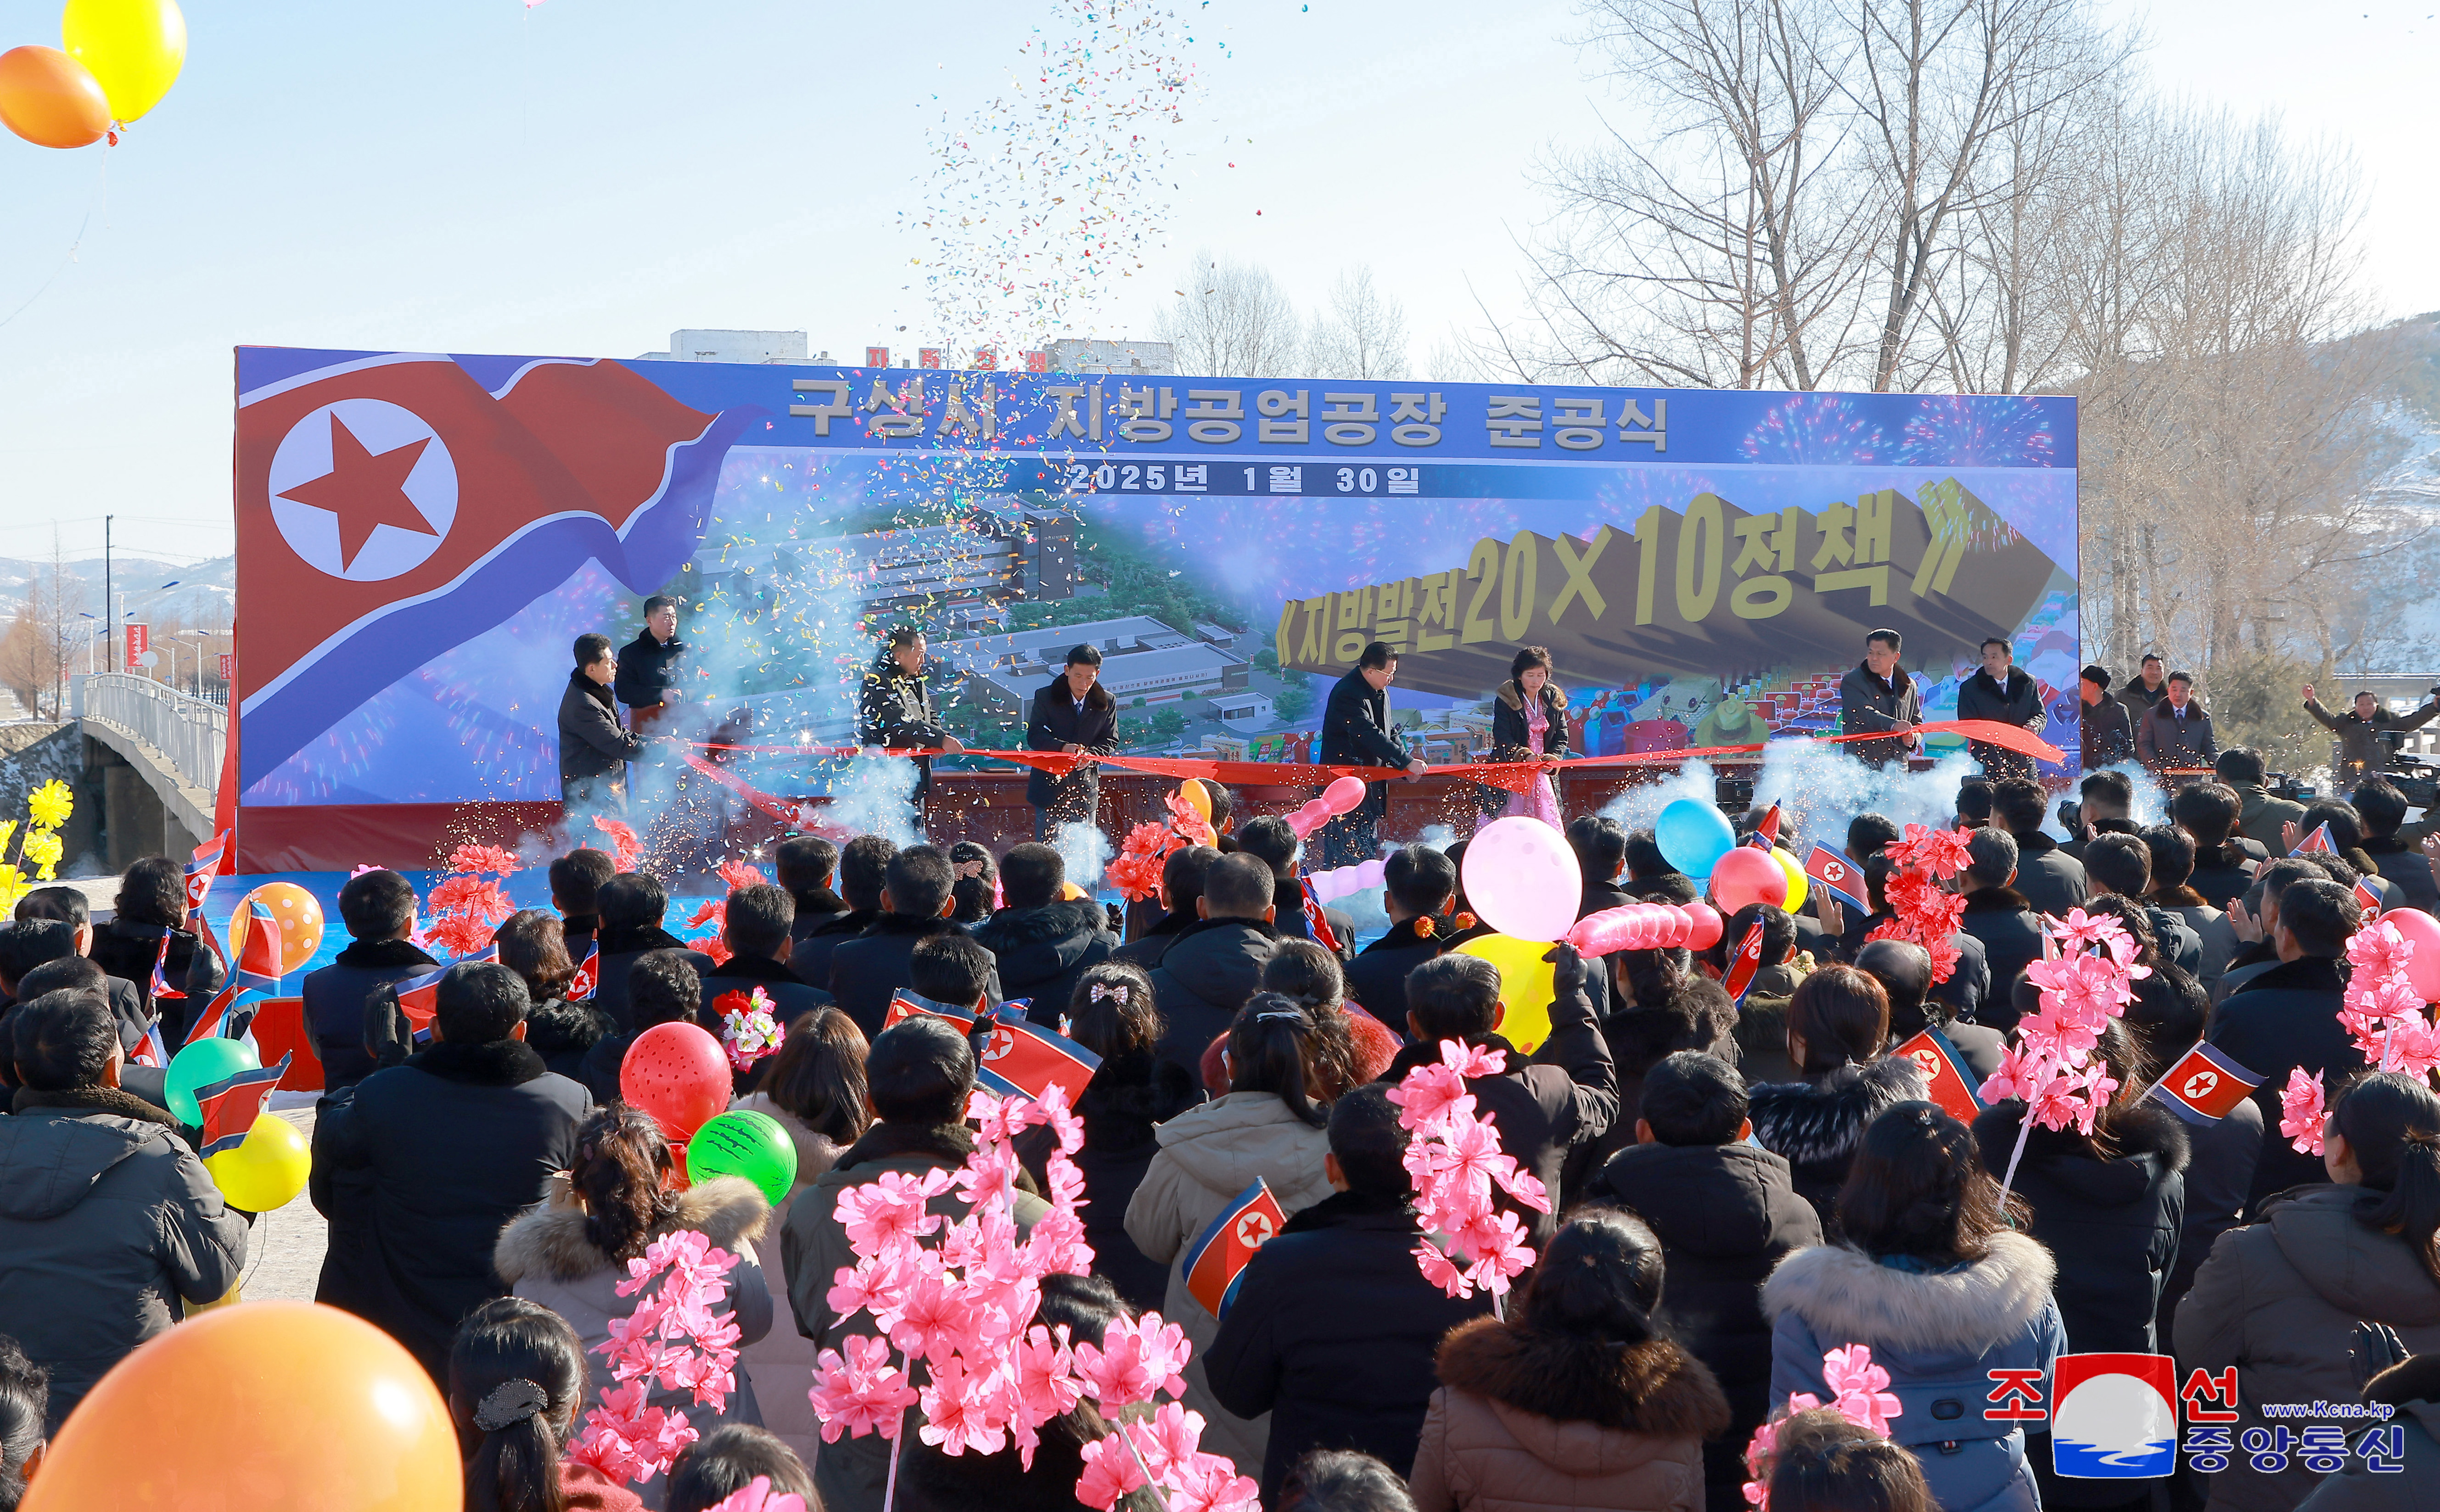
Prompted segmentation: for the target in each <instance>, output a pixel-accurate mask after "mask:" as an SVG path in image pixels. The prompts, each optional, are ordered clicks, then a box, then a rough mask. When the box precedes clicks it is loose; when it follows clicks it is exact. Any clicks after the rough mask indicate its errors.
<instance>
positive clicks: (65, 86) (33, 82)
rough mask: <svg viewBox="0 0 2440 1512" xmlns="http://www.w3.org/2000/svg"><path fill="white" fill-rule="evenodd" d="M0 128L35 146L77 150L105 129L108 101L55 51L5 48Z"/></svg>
mask: <svg viewBox="0 0 2440 1512" xmlns="http://www.w3.org/2000/svg"><path fill="white" fill-rule="evenodd" d="M0 125H5V126H7V127H8V128H9V130H10V131H12V132H15V133H16V134H17V135H20V136H23V137H24V138H26V140H27V141H29V142H31V143H33V144H34V145H35V146H37V147H82V146H84V145H85V144H86V143H88V142H98V141H99V140H101V136H102V134H103V133H104V132H107V131H109V130H110V101H109V99H107V98H105V97H104V96H103V94H102V92H101V85H100V83H99V82H98V81H96V80H95V79H94V77H93V74H92V73H91V71H89V70H88V69H87V68H86V67H85V65H84V64H82V63H79V62H77V61H76V60H75V59H73V58H71V57H69V56H68V55H67V54H66V53H63V52H62V51H60V50H59V49H58V48H57V47H34V46H26V47H11V48H9V50H8V51H7V52H0Z"/></svg>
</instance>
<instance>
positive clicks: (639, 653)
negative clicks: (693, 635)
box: [610, 629, 690, 709]
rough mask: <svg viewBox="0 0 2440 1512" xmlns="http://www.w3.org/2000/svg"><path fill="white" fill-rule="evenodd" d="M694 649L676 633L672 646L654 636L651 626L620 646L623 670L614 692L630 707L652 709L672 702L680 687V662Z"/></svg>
mask: <svg viewBox="0 0 2440 1512" xmlns="http://www.w3.org/2000/svg"><path fill="white" fill-rule="evenodd" d="M689 649H690V648H689V647H688V645H687V643H686V642H685V641H683V640H680V639H677V638H676V637H675V636H673V637H671V638H670V643H669V644H668V645H663V644H661V643H660V642H659V641H658V640H655V639H653V632H652V631H651V630H649V629H647V630H645V631H644V632H643V633H642V634H640V635H638V636H637V637H636V639H633V640H630V641H628V642H627V643H626V644H625V645H623V646H620V647H619V673H618V675H617V676H616V677H614V678H612V679H611V682H610V691H611V693H612V694H613V695H615V696H616V697H617V698H618V700H619V702H620V703H622V704H625V705H626V706H627V707H628V708H630V709H650V708H652V707H654V706H655V705H656V704H662V703H666V702H668V701H669V691H670V690H671V689H672V688H673V687H675V686H677V681H678V663H679V662H680V661H682V660H683V659H685V657H686V654H687V652H688V650H689Z"/></svg>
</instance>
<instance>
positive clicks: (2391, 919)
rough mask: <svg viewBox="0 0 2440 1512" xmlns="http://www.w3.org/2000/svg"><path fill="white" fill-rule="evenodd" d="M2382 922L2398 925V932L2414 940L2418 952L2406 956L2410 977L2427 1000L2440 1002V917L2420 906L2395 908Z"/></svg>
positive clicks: (2384, 916) (2407, 973) (2407, 977)
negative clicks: (2418, 907)
mask: <svg viewBox="0 0 2440 1512" xmlns="http://www.w3.org/2000/svg"><path fill="white" fill-rule="evenodd" d="M2380 922H2381V923H2383V924H2394V925H2395V926H2397V932H2398V933H2399V934H2402V935H2404V936H2405V937H2406V938H2407V939H2408V940H2410V941H2412V942H2413V945H2414V953H2413V955H2411V956H2409V957H2407V959H2406V980H2407V981H2410V982H2413V984H2414V990H2415V992H2416V993H2417V994H2418V995H2420V996H2421V998H2422V999H2423V1000H2424V1001H2425V1002H2440V919H2434V918H2433V917H2431V915H2430V914H2428V913H2426V912H2424V911H2423V910H2422V909H2390V910H2389V911H2388V912H2387V913H2384V914H2382V915H2381V916H2380Z"/></svg>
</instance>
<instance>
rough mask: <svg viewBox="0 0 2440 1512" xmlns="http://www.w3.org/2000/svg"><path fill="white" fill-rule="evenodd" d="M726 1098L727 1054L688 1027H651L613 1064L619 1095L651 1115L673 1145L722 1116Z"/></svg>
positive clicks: (700, 1031)
mask: <svg viewBox="0 0 2440 1512" xmlns="http://www.w3.org/2000/svg"><path fill="white" fill-rule="evenodd" d="M728 1093H729V1079H728V1056H727V1053H725V1052H723V1051H722V1050H721V1048H720V1041H719V1040H717V1039H714V1038H713V1037H712V1036H711V1035H710V1034H709V1033H708V1032H706V1031H705V1030H703V1029H701V1028H699V1027H697V1026H696V1025H693V1024H655V1025H654V1026H653V1027H652V1028H650V1029H647V1030H645V1031H644V1032H643V1033H642V1034H640V1035H637V1036H636V1042H635V1043H634V1044H632V1045H629V1046H628V1047H627V1058H626V1059H625V1060H622V1061H620V1062H619V1096H620V1097H623V1098H625V1099H626V1100H627V1101H628V1102H629V1103H630V1104H632V1105H634V1106H635V1107H640V1108H642V1109H643V1110H644V1111H645V1112H647V1113H650V1114H652V1115H653V1117H654V1118H655V1120H656V1121H657V1122H658V1123H659V1124H660V1125H661V1132H662V1133H664V1134H666V1135H668V1136H669V1138H670V1141H671V1143H684V1142H685V1141H687V1140H691V1139H692V1138H694V1131H695V1130H696V1129H699V1128H701V1127H703V1125H706V1124H708V1123H709V1122H710V1121H711V1120H712V1119H714V1118H717V1117H718V1116H720V1114H722V1113H723V1112H725V1111H727V1107H728Z"/></svg>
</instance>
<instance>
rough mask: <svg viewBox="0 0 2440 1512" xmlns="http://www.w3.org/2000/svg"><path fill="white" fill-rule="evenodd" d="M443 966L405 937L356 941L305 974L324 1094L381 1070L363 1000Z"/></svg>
mask: <svg viewBox="0 0 2440 1512" xmlns="http://www.w3.org/2000/svg"><path fill="white" fill-rule="evenodd" d="M438 965H440V962H438V961H435V960H433V959H432V958H431V957H430V956H428V955H426V954H424V953H423V952H422V951H421V950H419V949H417V948H416V947H415V946H413V945H408V944H407V943H406V942H405V941H404V940H372V941H366V940H355V941H350V943H349V945H348V947H347V948H346V949H344V950H342V951H340V952H339V957H338V959H337V960H336V961H333V962H332V963H330V964H329V965H327V966H324V967H323V968H322V969H321V970H319V971H310V972H307V973H306V974H305V983H304V987H303V989H302V995H303V998H304V1003H305V1029H306V1033H308V1034H310V1035H313V1036H314V1054H315V1055H316V1056H318V1057H320V1059H321V1062H322V1094H323V1096H325V1097H333V1096H336V1095H337V1094H339V1093H340V1092H343V1091H345V1090H347V1089H349V1088H350V1087H353V1086H355V1085H356V1083H358V1082H360V1081H363V1080H364V1079H365V1078H366V1077H368V1076H370V1075H371V1074H372V1073H373V1071H375V1070H376V1069H377V1063H376V1062H375V1060H374V1058H373V1053H372V1052H371V1051H370V1050H368V1048H366V1045H365V999H367V998H368V997H369V996H371V994H372V991H373V989H374V988H376V987H386V986H389V985H390V984H392V983H394V982H400V981H405V980H406V979H408V978H409V977H420V976H422V975H423V973H425V972H427V971H430V970H432V969H433V968H434V967H436V966H438Z"/></svg>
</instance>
